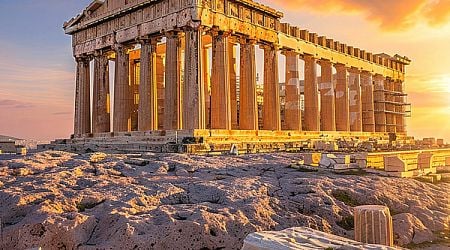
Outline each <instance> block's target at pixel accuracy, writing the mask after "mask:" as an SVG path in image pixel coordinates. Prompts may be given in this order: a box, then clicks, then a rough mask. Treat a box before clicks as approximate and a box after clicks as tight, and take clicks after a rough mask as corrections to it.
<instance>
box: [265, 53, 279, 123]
mask: <svg viewBox="0 0 450 250" xmlns="http://www.w3.org/2000/svg"><path fill="white" fill-rule="evenodd" d="M263 49H264V89H263V91H264V93H263V98H264V101H263V102H264V105H263V129H265V130H281V115H280V113H281V108H280V84H279V78H278V52H277V50H276V49H275V48H274V47H273V46H263Z"/></svg>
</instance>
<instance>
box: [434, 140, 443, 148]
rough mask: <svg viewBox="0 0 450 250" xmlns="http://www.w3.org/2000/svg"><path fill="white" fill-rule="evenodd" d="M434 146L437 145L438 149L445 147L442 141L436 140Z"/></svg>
mask: <svg viewBox="0 0 450 250" xmlns="http://www.w3.org/2000/svg"><path fill="white" fill-rule="evenodd" d="M436 145H438V146H439V147H442V146H444V145H445V143H444V139H437V140H436Z"/></svg>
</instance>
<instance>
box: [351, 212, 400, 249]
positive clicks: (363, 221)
mask: <svg viewBox="0 0 450 250" xmlns="http://www.w3.org/2000/svg"><path fill="white" fill-rule="evenodd" d="M354 221H355V240H356V241H359V242H362V243H368V244H381V245H385V246H393V245H394V233H393V224H392V217H391V214H390V212H389V208H388V207H385V206H378V205H365V206H359V207H355V211H354Z"/></svg>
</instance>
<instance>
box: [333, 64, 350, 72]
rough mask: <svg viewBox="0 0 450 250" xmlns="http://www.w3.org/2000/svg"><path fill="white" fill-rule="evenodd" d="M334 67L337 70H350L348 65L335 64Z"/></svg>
mask: <svg viewBox="0 0 450 250" xmlns="http://www.w3.org/2000/svg"><path fill="white" fill-rule="evenodd" d="M334 67H335V68H336V70H342V69H346V70H348V68H347V65H345V64H342V63H335V64H334Z"/></svg>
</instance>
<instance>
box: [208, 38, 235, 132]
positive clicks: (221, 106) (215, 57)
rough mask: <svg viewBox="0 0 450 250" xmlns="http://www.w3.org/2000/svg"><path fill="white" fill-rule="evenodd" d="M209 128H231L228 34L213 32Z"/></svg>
mask: <svg viewBox="0 0 450 250" xmlns="http://www.w3.org/2000/svg"><path fill="white" fill-rule="evenodd" d="M213 33H214V34H213V35H212V46H213V47H212V64H213V67H212V79H211V128H212V129H226V130H230V129H231V96H230V74H229V73H230V72H229V52H228V49H229V44H228V34H224V33H223V32H213Z"/></svg>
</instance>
